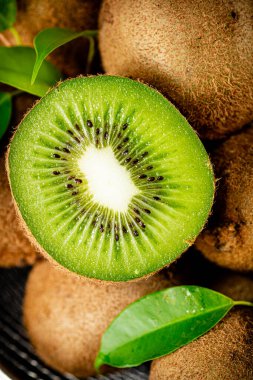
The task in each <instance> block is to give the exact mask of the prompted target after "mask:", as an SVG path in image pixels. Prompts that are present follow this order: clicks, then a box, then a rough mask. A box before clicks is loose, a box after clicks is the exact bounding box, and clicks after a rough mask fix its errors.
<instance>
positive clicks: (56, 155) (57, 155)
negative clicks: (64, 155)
mask: <svg viewBox="0 0 253 380" xmlns="http://www.w3.org/2000/svg"><path fill="white" fill-rule="evenodd" d="M53 157H54V158H61V156H60V155H59V154H57V153H54V154H53Z"/></svg>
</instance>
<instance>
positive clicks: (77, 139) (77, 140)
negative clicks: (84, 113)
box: [74, 136, 81, 144]
mask: <svg viewBox="0 0 253 380" xmlns="http://www.w3.org/2000/svg"><path fill="white" fill-rule="evenodd" d="M74 139H75V140H76V142H77V143H78V144H80V143H81V141H80V140H79V138H78V137H76V136H75V137H74Z"/></svg>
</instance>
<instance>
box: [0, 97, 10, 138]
mask: <svg viewBox="0 0 253 380" xmlns="http://www.w3.org/2000/svg"><path fill="white" fill-rule="evenodd" d="M11 109H12V102H11V94H9V93H8V92H0V139H1V138H2V137H3V135H4V134H5V132H6V129H7V128H8V125H9V122H10V120H11Z"/></svg>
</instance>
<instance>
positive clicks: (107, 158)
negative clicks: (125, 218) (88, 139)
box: [78, 145, 140, 212]
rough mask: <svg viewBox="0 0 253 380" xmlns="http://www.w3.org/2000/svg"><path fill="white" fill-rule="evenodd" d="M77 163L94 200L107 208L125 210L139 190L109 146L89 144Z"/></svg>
mask: <svg viewBox="0 0 253 380" xmlns="http://www.w3.org/2000/svg"><path fill="white" fill-rule="evenodd" d="M78 164H79V168H80V170H81V171H82V173H83V174H84V176H85V177H86V179H87V182H88V188H89V191H90V193H91V194H92V196H93V199H94V201H95V202H98V203H99V204H101V205H103V206H105V207H108V208H109V209H112V210H114V211H118V212H126V211H127V209H128V206H129V204H130V202H131V199H132V198H133V197H134V196H135V195H137V194H138V193H139V192H140V190H139V189H138V188H137V187H136V186H135V184H134V182H133V180H132V179H131V176H130V174H129V172H128V171H127V169H126V168H125V167H124V166H122V165H120V163H119V161H118V160H117V158H116V157H115V155H114V153H113V150H112V148H111V147H106V148H101V149H98V148H96V147H95V146H94V145H89V146H88V147H87V149H86V151H85V152H84V154H83V155H82V157H81V158H80V159H79V160H78Z"/></svg>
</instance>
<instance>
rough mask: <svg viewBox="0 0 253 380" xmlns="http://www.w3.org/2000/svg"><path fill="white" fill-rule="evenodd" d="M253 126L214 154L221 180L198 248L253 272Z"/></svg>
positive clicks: (221, 261) (210, 256)
mask: <svg viewBox="0 0 253 380" xmlns="http://www.w3.org/2000/svg"><path fill="white" fill-rule="evenodd" d="M252 147H253V127H249V128H247V129H246V130H244V131H242V132H241V133H239V134H237V135H235V136H232V137H230V138H229V139H228V140H226V141H225V142H223V143H222V144H221V145H220V146H219V147H218V148H216V149H215V150H214V151H213V152H212V153H211V157H212V161H213V163H214V168H215V174H216V177H217V178H219V179H220V180H219V182H218V186H217V195H216V202H215V204H214V208H213V215H212V216H211V218H210V220H209V223H208V225H207V228H206V229H205V230H203V232H202V234H201V235H200V236H199V237H198V239H197V241H196V247H197V248H198V249H199V250H200V251H201V252H202V253H203V255H204V256H205V257H206V258H208V259H209V260H211V261H212V262H214V263H216V264H218V265H221V266H223V267H226V268H230V269H234V270H239V271H252V270H253V234H252V220H253V197H252V188H253V148H252Z"/></svg>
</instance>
